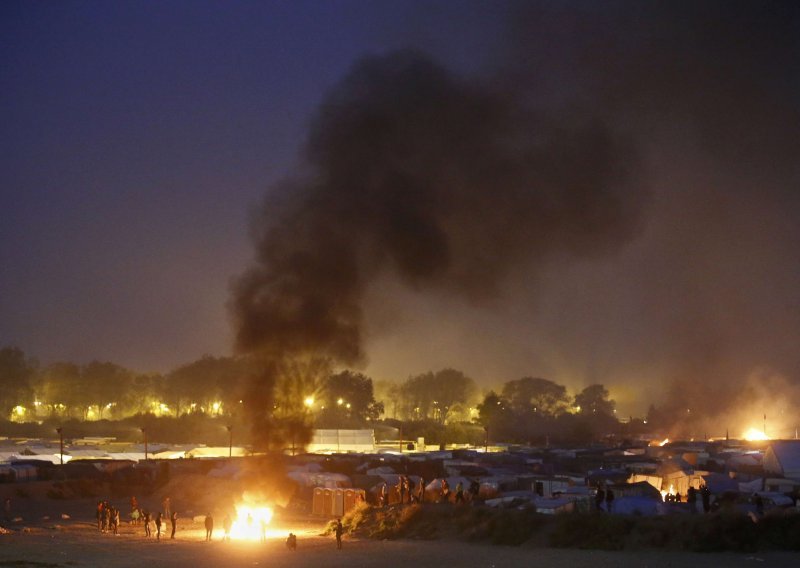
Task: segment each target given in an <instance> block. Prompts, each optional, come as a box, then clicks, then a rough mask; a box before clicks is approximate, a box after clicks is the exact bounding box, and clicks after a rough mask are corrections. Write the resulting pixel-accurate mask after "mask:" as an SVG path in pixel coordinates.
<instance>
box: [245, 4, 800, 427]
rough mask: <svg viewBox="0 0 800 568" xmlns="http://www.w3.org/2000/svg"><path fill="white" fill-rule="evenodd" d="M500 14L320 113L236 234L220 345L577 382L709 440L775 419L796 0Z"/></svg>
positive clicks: (389, 63) (365, 71)
mask: <svg viewBox="0 0 800 568" xmlns="http://www.w3.org/2000/svg"><path fill="white" fill-rule="evenodd" d="M512 13H513V16H512V17H511V18H509V22H511V23H510V26H509V28H510V30H511V33H510V35H509V40H508V42H507V48H500V49H499V50H498V53H499V56H498V57H497V61H496V62H495V65H494V66H493V67H492V68H491V69H488V70H487V71H486V73H485V74H484V75H483V77H479V78H474V77H470V78H465V77H460V76H456V75H454V74H452V73H450V72H448V71H447V70H446V69H444V68H443V67H441V66H440V65H438V64H437V63H436V62H434V61H432V60H431V59H429V58H428V57H427V56H425V55H422V54H420V53H417V52H400V53H391V54H388V55H384V56H379V57H368V58H365V59H363V60H361V61H360V62H358V63H357V64H356V65H355V66H354V68H353V70H352V71H351V72H350V74H349V75H348V76H347V77H346V78H345V79H344V80H343V81H342V82H341V83H340V84H339V85H338V86H337V87H336V89H335V90H334V91H333V92H332V93H330V94H329V95H328V96H327V97H326V99H325V101H324V103H323V105H322V107H321V109H320V111H319V113H318V115H317V118H316V120H315V122H314V124H313V125H312V128H311V133H310V135H309V140H308V144H307V147H306V148H307V149H306V153H305V160H304V164H303V166H302V168H301V169H300V171H299V172H298V174H297V175H296V176H295V177H293V178H292V179H290V180H288V181H286V182H285V184H284V185H282V186H280V187H274V188H272V189H271V190H270V193H269V197H268V199H267V201H266V204H265V207H264V209H263V211H262V213H261V217H260V219H259V220H258V222H257V224H256V227H257V233H258V238H257V242H258V259H257V262H256V264H255V266H254V267H253V268H251V269H250V270H249V271H248V273H247V274H246V275H245V276H244V277H243V278H242V279H240V280H239V282H238V284H237V287H236V293H235V297H234V298H235V299H234V301H233V306H234V314H235V320H236V322H237V330H238V336H237V345H238V346H239V348H240V349H242V350H244V351H267V352H270V353H275V354H279V355H280V356H281V357H283V356H294V355H301V354H306V353H314V354H324V355H326V356H329V357H331V358H333V359H334V360H336V361H337V362H338V363H341V364H348V365H350V364H365V363H366V364H369V365H370V366H369V368H368V370H370V371H371V372H373V373H374V374H376V375H378V376H393V375H394V377H395V378H402V375H400V376H399V377H398V373H403V372H405V373H413V372H419V371H424V370H426V369H425V368H416V367H415V366H414V365H415V362H416V360H418V359H421V360H424V361H425V362H426V364H427V365H428V366H429V367H430V366H436V365H441V366H448V365H451V366H456V367H460V368H464V369H466V370H469V371H470V372H471V373H474V374H475V375H476V376H478V377H479V378H483V379H484V382H492V383H499V382H502V381H506V380H511V379H515V378H519V376H523V375H530V374H538V375H543V376H547V377H549V378H551V379H553V380H557V381H559V382H563V383H564V384H567V385H568V386H570V387H572V388H580V387H582V386H585V385H587V384H591V383H594V382H601V383H604V384H606V385H607V386H609V387H610V388H611V391H612V397H613V398H615V399H616V400H617V401H618V402H619V403H620V406H621V407H622V409H623V411H626V410H627V409H630V411H631V412H638V413H643V412H644V411H645V409H646V403H647V402H649V401H654V400H655V401H659V406H660V407H662V408H664V409H666V410H668V411H669V412H671V413H673V414H674V415H675V416H676V420H678V421H679V422H680V421H682V422H685V421H686V416H685V415H684V414H682V413H683V412H686V409H687V408H697V414H698V415H700V414H702V415H703V416H707V417H711V418H712V420H711V424H709V425H705V426H708V427H713V426H714V425H716V428H717V430H716V431H711V432H709V434H717V435H718V434H719V431H720V430H721V428H722V427H723V426H721V425H720V424H721V423H722V422H730V421H733V420H732V419H731V418H729V417H730V416H731V415H732V414H737V416H738V417H737V419H736V421H738V422H744V421H747V420H751V418H752V417H751V415H754V416H756V417H760V416H761V415H762V414H764V413H768V414H770V415H773V416H777V415H779V414H784V415H785V414H786V411H785V409H772V408H766V407H767V406H769V405H768V404H767V403H766V400H768V396H766V395H767V393H768V392H769V389H771V388H775V385H783V386H784V387H785V388H783V389H782V392H785V393H786V394H787V395H788V396H794V394H793V393H795V392H796V389H794V388H793V387H792V385H796V384H797V383H798V376H799V375H798V373H799V372H800V355H798V353H797V350H796V348H795V347H796V345H797V342H798V326H799V325H800V302H798V300H797V294H796V292H795V291H796V290H797V289H798V285H800V262H798V260H800V259H798V251H797V247H796V243H797V242H798V239H800V234H798V231H799V230H800V229H798V225H797V223H796V219H797V213H798V205H799V204H798V197H797V194H796V189H797V187H798V182H799V181H800V172H799V171H798V164H800V159H799V158H800V148H799V147H798V140H800V109H799V108H798V101H800V72H798V65H799V64H798V62H799V61H800V48H799V47H798V45H799V40H798V38H800V29H798V25H799V24H798V21H799V20H798V10H797V8H796V7H795V6H793V5H791V4H785V3H775V2H760V3H759V2H748V3H736V2H733V3H731V2H726V3H714V2H710V3H702V4H700V5H699V6H698V5H695V4H694V3H675V2H669V3H647V4H642V3H629V2H612V3H604V4H602V5H597V4H595V3H577V4H575V3H571V4H568V5H565V4H559V3H535V4H532V5H531V4H527V3H526V4H524V5H522V6H519V7H518V9H515V10H512ZM464 304H468V305H470V306H472V308H470V309H467V310H465V309H463V306H464ZM510 338H511V339H510ZM366 355H370V357H369V358H367V357H366ZM370 361H375V363H371V362H370ZM432 362H433V363H432ZM767 377H780V380H777V379H767ZM758 385H761V387H759V386H758ZM754 389H755V390H758V392H759V393H760V394H759V396H749V397H744V398H743V394H742V393H751V394H752V393H754V392H755V390H754ZM720 393H724V394H720ZM664 395H666V398H664ZM745 398H746V399H747V401H748V404H747V405H745V403H744V400H745ZM755 401H758V402H755ZM758 404H761V405H762V406H764V407H765V408H763V409H761V410H758V409H756V408H755V406H757V405H758ZM754 405H755V406H754ZM743 407H746V408H743ZM773 410H775V411H774V412H773ZM714 417H718V419H717V420H716V421H715V420H713V418H714ZM792 420H793V418H791V419H790V418H785V419H784V422H786V424H784V425H783V427H784V428H789V427H790V424H789V423H790V422H791V421H792ZM694 427H695V428H696V429H700V426H697V425H696V424H695V426H694ZM706 429H708V428H706ZM696 433H697V432H696Z"/></svg>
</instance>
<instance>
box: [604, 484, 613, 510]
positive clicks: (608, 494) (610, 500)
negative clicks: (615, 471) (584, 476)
mask: <svg viewBox="0 0 800 568" xmlns="http://www.w3.org/2000/svg"><path fill="white" fill-rule="evenodd" d="M613 507H614V492H613V491H611V488H610V487H609V488H608V489H606V511H608V512H609V513H611V509H612V508H613Z"/></svg>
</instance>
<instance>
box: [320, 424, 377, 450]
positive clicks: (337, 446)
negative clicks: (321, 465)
mask: <svg viewBox="0 0 800 568" xmlns="http://www.w3.org/2000/svg"><path fill="white" fill-rule="evenodd" d="M306 451H307V452H309V453H312V454H313V453H319V454H331V453H343V452H361V453H371V452H374V451H375V431H374V430H314V435H313V437H312V438H311V443H310V444H308V446H306Z"/></svg>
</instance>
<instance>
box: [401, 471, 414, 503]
mask: <svg viewBox="0 0 800 568" xmlns="http://www.w3.org/2000/svg"><path fill="white" fill-rule="evenodd" d="M403 491H404V492H405V494H406V498H407V499H408V502H409V503H411V481H410V480H409V479H408V476H407V475H404V476H403ZM400 502H401V503H403V502H404V501H403V500H402V499H401V500H400Z"/></svg>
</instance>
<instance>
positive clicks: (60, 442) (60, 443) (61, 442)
mask: <svg viewBox="0 0 800 568" xmlns="http://www.w3.org/2000/svg"><path fill="white" fill-rule="evenodd" d="M56 432H58V446H59V448H60V449H59V453H60V454H61V465H64V432H63V431H62V430H61V428H60V427H59V428H56Z"/></svg>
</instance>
